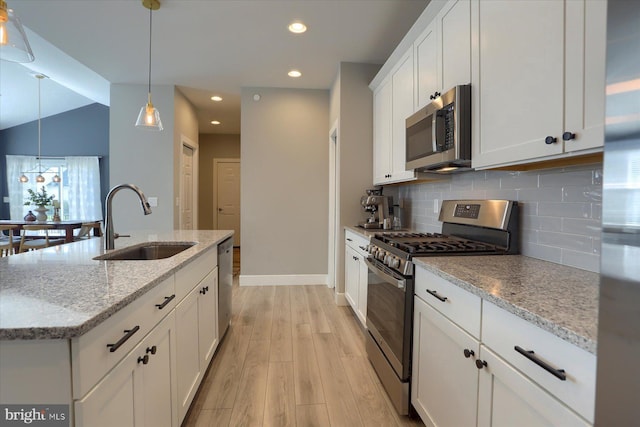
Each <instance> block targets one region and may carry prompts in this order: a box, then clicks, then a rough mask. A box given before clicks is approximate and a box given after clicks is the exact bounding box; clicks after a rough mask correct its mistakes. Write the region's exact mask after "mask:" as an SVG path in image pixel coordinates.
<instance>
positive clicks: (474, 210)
mask: <svg viewBox="0 0 640 427" xmlns="http://www.w3.org/2000/svg"><path fill="white" fill-rule="evenodd" d="M478 215H480V205H476V204H459V205H456V210H455V211H454V213H453V216H454V217H456V218H469V219H478Z"/></svg>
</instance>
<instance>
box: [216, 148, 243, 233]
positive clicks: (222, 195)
mask: <svg viewBox="0 0 640 427" xmlns="http://www.w3.org/2000/svg"><path fill="white" fill-rule="evenodd" d="M214 162H215V165H214V170H216V175H215V177H214V179H215V183H214V185H213V188H214V191H215V195H214V200H215V201H216V206H214V228H215V229H216V230H233V231H235V235H234V236H233V240H234V243H235V245H236V246H239V245H240V160H237V159H216V160H214Z"/></svg>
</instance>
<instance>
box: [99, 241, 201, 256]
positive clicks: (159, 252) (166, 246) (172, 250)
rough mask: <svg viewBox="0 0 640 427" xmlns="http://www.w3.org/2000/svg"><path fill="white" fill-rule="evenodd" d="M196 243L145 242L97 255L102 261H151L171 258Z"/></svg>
mask: <svg viewBox="0 0 640 427" xmlns="http://www.w3.org/2000/svg"><path fill="white" fill-rule="evenodd" d="M193 245H195V242H180V243H173V242H155V243H144V244H142V245H136V246H132V247H129V248H124V249H119V250H116V251H113V252H109V253H107V254H104V255H100V256H98V257H95V258H94V259H96V260H102V261H151V260H155V259H164V258H170V257H172V256H174V255H177V254H179V253H180V252H182V251H185V250H187V249H189V248H190V247H192V246H193Z"/></svg>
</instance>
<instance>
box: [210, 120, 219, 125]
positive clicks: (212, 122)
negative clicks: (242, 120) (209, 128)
mask: <svg viewBox="0 0 640 427" xmlns="http://www.w3.org/2000/svg"><path fill="white" fill-rule="evenodd" d="M211 124H212V125H219V124H220V122H219V121H218V120H211Z"/></svg>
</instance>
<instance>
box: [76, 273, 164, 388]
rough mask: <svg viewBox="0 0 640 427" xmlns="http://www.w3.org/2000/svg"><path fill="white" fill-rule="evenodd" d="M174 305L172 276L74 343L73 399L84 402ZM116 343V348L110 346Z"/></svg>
mask: <svg viewBox="0 0 640 427" xmlns="http://www.w3.org/2000/svg"><path fill="white" fill-rule="evenodd" d="M172 296H173V298H172ZM175 305H176V298H175V289H174V277H173V275H172V276H171V277H169V278H168V279H166V280H164V281H163V282H162V283H160V284H158V285H157V286H156V287H154V288H153V289H151V290H150V291H148V292H147V293H146V294H144V295H142V296H141V297H140V298H138V299H136V300H135V301H133V302H132V303H131V304H129V305H128V306H126V307H124V308H123V309H122V310H120V311H118V312H117V313H115V314H114V315H113V316H111V317H110V318H109V319H107V320H105V321H104V322H102V323H101V324H99V325H98V326H96V327H95V328H93V329H91V330H90V331H89V332H87V333H86V334H84V335H82V336H80V337H78V338H74V339H72V340H71V358H72V363H71V365H72V372H73V397H74V399H80V398H82V397H83V396H84V395H85V394H86V393H87V392H88V391H89V390H90V389H91V388H92V387H93V386H94V385H95V384H96V383H97V382H98V380H100V378H102V377H103V376H104V375H105V374H106V373H107V372H109V371H110V370H111V368H113V367H114V366H115V365H116V363H118V362H119V361H120V360H121V359H122V358H123V357H124V356H125V355H126V354H127V353H128V352H129V351H130V350H131V349H132V348H133V347H135V345H136V344H137V343H138V342H140V340H141V339H142V338H143V337H144V336H145V335H147V334H148V333H149V331H150V330H151V329H153V327H154V326H155V325H157V324H158V323H159V322H160V321H161V320H162V318H163V317H165V316H166V315H167V314H168V313H169V312H170V311H171V310H172V309H173V308H174V307H175ZM136 328H137V329H136ZM125 331H130V332H128V333H127V332H125ZM127 336H128V337H129V338H126V337H127ZM117 343H120V345H119V346H117V347H115V346H111V347H109V346H107V345H108V344H117ZM114 349H115V350H114Z"/></svg>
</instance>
